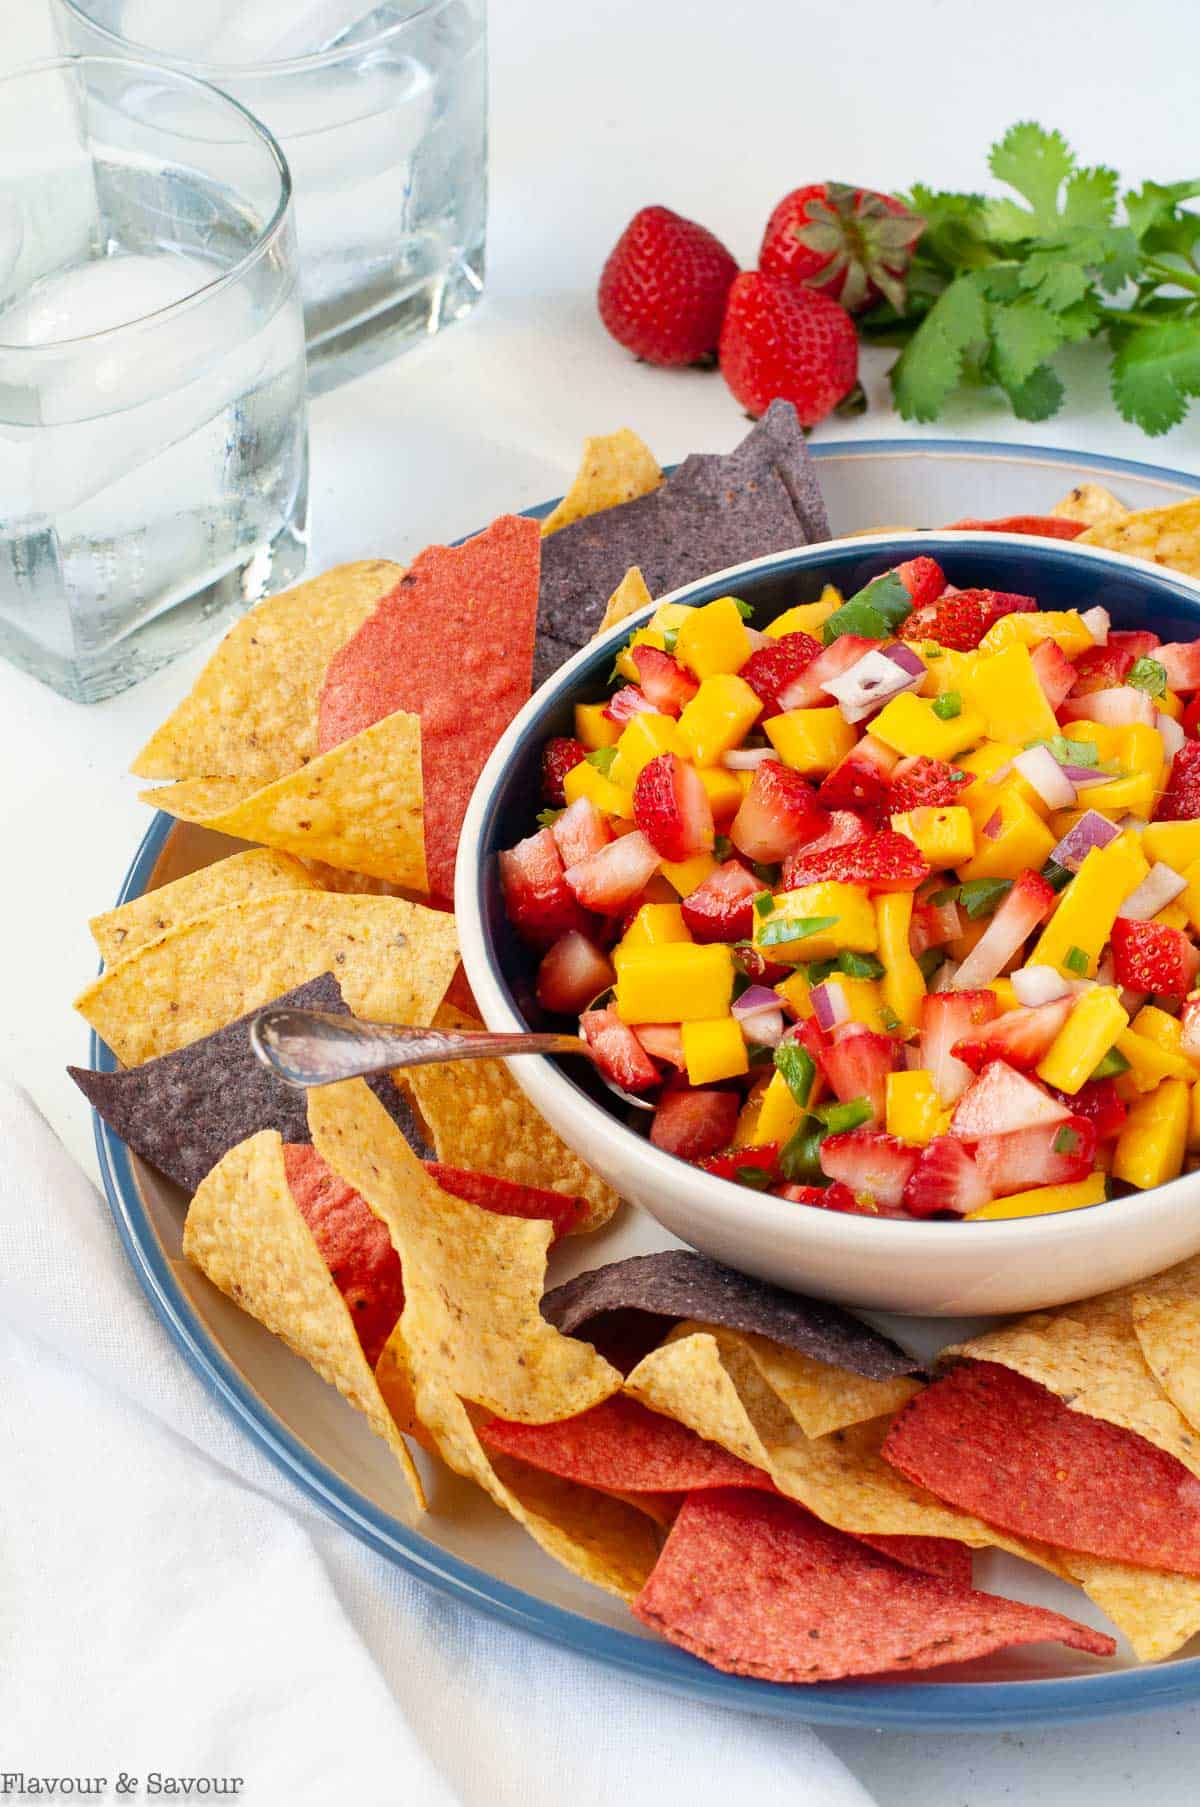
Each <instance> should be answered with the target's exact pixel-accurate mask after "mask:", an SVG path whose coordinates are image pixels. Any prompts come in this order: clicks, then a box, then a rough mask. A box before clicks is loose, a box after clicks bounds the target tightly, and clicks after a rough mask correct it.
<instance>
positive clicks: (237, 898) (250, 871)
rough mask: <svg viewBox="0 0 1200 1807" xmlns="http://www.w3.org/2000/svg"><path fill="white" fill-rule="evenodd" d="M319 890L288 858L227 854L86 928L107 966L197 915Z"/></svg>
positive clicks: (260, 850) (258, 850)
mask: <svg viewBox="0 0 1200 1807" xmlns="http://www.w3.org/2000/svg"><path fill="white" fill-rule="evenodd" d="M321 889H322V886H321V884H320V882H319V881H318V880H317V879H316V878H314V876H313V875H312V873H310V872H307V871H306V870H305V868H304V867H303V866H302V865H301V864H300V862H299V860H294V859H292V857H291V855H290V854H286V853H275V852H273V851H272V850H271V849H270V848H267V847H255V848H252V849H251V851H250V852H249V853H233V854H230V856H229V858H228V859H227V860H218V861H217V862H216V864H215V865H212V866H201V868H200V870H199V871H198V872H189V873H187V874H186V876H185V877H183V878H177V879H175V880H174V881H173V882H172V883H171V884H169V885H160V886H159V887H158V889H157V890H156V891H146V892H144V893H143V894H142V896H141V897H131V898H130V900H129V902H128V903H123V904H119V905H118V906H117V908H116V909H115V910H105V911H104V913H103V915H100V916H93V917H92V920H91V922H90V923H89V924H88V927H89V928H90V929H91V931H92V939H93V940H94V941H95V943H96V946H97V947H98V948H99V949H100V954H101V957H102V958H103V960H104V961H105V962H106V964H107V965H109V966H112V965H113V963H114V962H115V961H117V960H124V959H126V958H127V957H128V955H130V954H132V953H136V951H137V949H138V948H139V947H144V946H145V945H146V943H147V942H148V941H157V940H158V938H159V936H160V935H169V934H170V932H171V930H172V929H177V928H180V927H181V926H182V925H183V924H184V923H185V922H193V921H194V920H195V918H196V917H197V916H207V915H209V914H210V913H211V912H212V911H213V910H221V909H224V907H225V905H226V904H231V903H241V902H243V901H244V900H245V899H246V898H250V897H275V896H277V895H278V893H279V892H280V891H320V890H321Z"/></svg>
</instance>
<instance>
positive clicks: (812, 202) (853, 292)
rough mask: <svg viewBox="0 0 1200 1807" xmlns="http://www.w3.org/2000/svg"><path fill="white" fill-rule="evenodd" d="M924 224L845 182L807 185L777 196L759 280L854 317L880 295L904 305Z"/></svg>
mask: <svg viewBox="0 0 1200 1807" xmlns="http://www.w3.org/2000/svg"><path fill="white" fill-rule="evenodd" d="M924 226H925V222H924V220H922V219H919V218H918V216H917V215H916V214H915V213H910V212H909V211H908V209H907V208H906V207H905V206H904V204H903V202H901V201H897V200H895V199H894V197H893V196H892V195H885V194H877V193H876V192H875V191H874V189H871V188H852V187H850V186H849V185H848V184H847V183H845V182H810V183H809V184H808V186H807V187H806V188H794V189H793V190H792V192H791V194H788V195H784V197H783V199H782V201H780V203H779V205H778V207H776V209H775V211H774V213H773V214H772V215H771V217H770V219H769V220H768V221H767V229H766V231H765V232H764V234H763V242H762V249H761V251H760V252H759V254H758V267H759V269H760V270H761V271H762V272H763V274H764V276H782V277H785V278H786V279H787V280H788V281H789V282H799V283H804V284H806V285H807V286H808V287H810V288H819V289H820V290H821V291H822V292H823V293H824V294H826V295H828V296H829V297H830V298H831V299H832V300H834V301H840V302H841V304H842V306H843V307H845V308H849V310H850V312H851V313H852V314H857V313H861V312H862V310H863V309H864V308H868V307H871V306H872V305H873V304H874V303H875V302H876V301H878V300H879V297H880V296H881V295H885V296H886V297H887V299H888V300H889V301H890V302H891V303H892V306H893V307H896V308H901V307H903V305H904V276H905V272H906V271H907V269H908V263H909V259H910V258H911V256H912V250H913V246H914V245H915V244H916V242H917V240H918V239H919V238H920V236H921V233H922V231H923V230H924Z"/></svg>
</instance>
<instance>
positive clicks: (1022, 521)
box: [947, 514, 1083, 540]
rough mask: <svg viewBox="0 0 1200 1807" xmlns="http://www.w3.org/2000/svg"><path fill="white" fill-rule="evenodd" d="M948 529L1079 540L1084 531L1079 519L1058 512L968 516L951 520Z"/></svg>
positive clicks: (955, 531) (949, 530)
mask: <svg viewBox="0 0 1200 1807" xmlns="http://www.w3.org/2000/svg"><path fill="white" fill-rule="evenodd" d="M947 531H948V532H950V533H1025V534H1029V535H1030V536H1031V537H1032V538H1034V539H1042V540H1077V539H1078V538H1079V536H1080V534H1081V533H1082V532H1083V526H1082V524H1081V523H1080V522H1079V521H1072V520H1069V519H1068V518H1067V517H1066V516H1065V515H1058V514H1048V515H1045V514H1009V515H1001V516H999V518H997V519H992V520H988V521H984V520H979V519H978V518H977V517H976V516H974V515H971V516H968V517H967V518H966V519H965V520H962V521H951V522H950V523H949V525H948V528H947Z"/></svg>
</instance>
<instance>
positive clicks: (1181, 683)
mask: <svg viewBox="0 0 1200 1807" xmlns="http://www.w3.org/2000/svg"><path fill="white" fill-rule="evenodd" d="M1150 657H1151V658H1153V659H1157V661H1158V663H1159V664H1160V665H1161V666H1162V668H1163V670H1164V671H1165V672H1166V674H1167V688H1168V690H1179V691H1183V692H1185V693H1186V692H1188V691H1192V690H1200V640H1171V641H1168V643H1167V645H1166V646H1157V647H1155V649H1154V651H1153V653H1151V654H1150Z"/></svg>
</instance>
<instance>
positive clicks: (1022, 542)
mask: <svg viewBox="0 0 1200 1807" xmlns="http://www.w3.org/2000/svg"><path fill="white" fill-rule="evenodd" d="M919 553H927V554H929V555H930V556H932V557H934V558H936V559H938V561H939V563H941V564H942V565H943V567H944V568H945V569H946V570H947V573H948V575H949V577H950V580H951V581H952V582H957V583H959V584H960V585H961V586H963V587H966V586H968V585H971V584H975V585H982V586H987V587H991V588H995V589H999V590H1009V591H1021V592H1024V593H1026V594H1032V595H1035V596H1037V597H1038V599H1039V601H1040V602H1041V603H1042V605H1043V606H1044V607H1051V608H1068V607H1076V606H1079V607H1084V608H1086V607H1089V606H1091V605H1092V604H1095V603H1100V604H1102V605H1103V606H1104V607H1106V608H1108V609H1109V610H1110V612H1111V613H1112V616H1113V619H1114V622H1115V624H1116V625H1117V626H1119V627H1120V626H1125V627H1128V626H1132V625H1139V626H1149V627H1153V628H1155V629H1156V631H1159V632H1160V633H1161V634H1162V636H1163V638H1164V639H1191V638H1194V637H1195V636H1196V635H1197V634H1200V585H1197V584H1194V583H1192V582H1190V581H1189V580H1187V579H1186V578H1183V577H1180V576H1178V575H1177V574H1175V573H1173V572H1167V571H1164V570H1162V569H1161V568H1159V567H1157V566H1155V565H1152V564H1148V563H1146V562H1144V561H1142V560H1140V559H1128V558H1123V557H1117V556H1115V555H1113V554H1110V553H1106V552H1102V551H1099V550H1097V549H1095V548H1092V547H1079V546H1075V545H1073V544H1071V543H1070V542H1062V541H1050V540H1037V539H1032V538H1029V537H1022V536H1019V535H1015V534H987V533H983V534H981V533H946V532H940V533H922V534H918V533H909V534H896V533H885V534H880V535H874V536H871V537H867V538H855V539H849V540H834V541H830V542H828V543H826V544H824V545H818V546H810V547H805V548H801V549H799V550H797V551H794V552H786V553H777V554H774V555H771V556H769V557H767V558H763V559H757V560H754V561H752V562H750V563H748V564H744V565H739V566H737V567H735V568H734V569H732V570H729V571H724V572H720V573H717V574H716V575H715V576H712V577H709V578H705V579H704V580H703V581H702V582H699V583H696V584H691V585H688V586H687V587H685V588H684V589H681V590H678V591H677V592H675V594H674V596H673V597H672V599H671V600H673V601H678V602H687V603H703V602H707V601H710V600H711V599H712V598H713V597H715V596H719V595H722V594H725V593H726V592H733V593H734V594H736V595H738V596H741V597H744V598H745V599H746V600H748V601H750V602H753V603H754V604H755V606H756V616H755V619H756V622H757V624H758V625H759V626H761V625H763V623H764V622H765V621H768V620H770V619H772V618H773V617H774V616H775V615H776V614H778V613H780V612H781V611H782V609H784V608H785V607H788V606H790V605H791V604H792V603H794V602H801V601H809V600H812V599H813V598H815V597H816V596H817V595H818V594H819V593H820V590H821V588H822V586H823V585H824V584H825V583H826V582H832V583H835V584H836V585H837V586H838V588H839V589H841V590H842V591H843V593H845V594H849V593H851V592H853V591H854V590H856V589H858V588H859V587H861V585H862V584H863V583H865V582H867V581H869V579H870V578H871V577H873V576H875V575H877V574H878V573H879V572H880V571H883V570H887V569H888V568H889V567H891V566H893V565H895V564H897V563H899V562H900V561H901V560H902V559H906V558H912V557H914V556H916V555H917V554H919ZM660 600H661V599H660ZM656 606H657V605H656ZM647 613H649V611H647ZM643 618H644V617H636V616H635V617H632V618H630V620H628V621H626V622H623V623H622V624H621V625H620V626H619V627H617V628H614V629H613V630H612V632H611V633H608V634H606V635H604V636H603V637H602V638H599V639H597V640H595V641H593V642H592V644H591V645H590V646H587V647H585V648H584V649H583V650H582V651H581V652H580V653H578V654H577V655H576V657H575V658H573V659H571V660H570V661H569V662H568V663H567V664H566V665H564V666H563V667H562V668H561V669H560V670H559V671H558V672H556V673H555V675H554V676H553V677H552V678H551V679H550V680H549V681H548V682H547V683H546V684H544V685H543V686H542V688H541V689H540V690H539V691H538V692H537V693H536V695H535V696H533V697H532V698H531V700H530V701H529V703H528V704H527V705H526V707H525V708H524V709H523V710H522V711H521V713H520V714H519V715H518V716H517V718H516V719H515V721H514V722H513V723H512V725H511V726H510V728H509V729H508V731H507V733H506V734H505V735H504V737H503V739H502V740H501V741H500V742H499V744H498V745H497V747H496V749H495V751H494V752H493V754H492V756H491V758H490V759H489V761H488V763H487V765H486V766H485V767H484V770H483V772H482V774H481V776H480V779H479V783H478V785H477V786H476V789H475V793H474V796H473V797H472V800H471V805H470V808H469V810H468V812H467V817H466V821H465V823H464V826H463V834H462V841H461V845H460V850H459V860H458V876H457V884H456V888H455V909H456V912H457V916H458V923H459V933H460V936H461V940H462V951H463V960H464V963H465V965H466V970H467V976H468V978H469V979H470V982H471V987H472V990H473V991H474V993H475V996H476V998H477V1000H478V1002H479V1006H480V1009H481V1011H482V1013H483V1016H484V1018H485V1020H486V1022H487V1024H488V1026H489V1027H490V1028H492V1029H506V1030H512V1029H523V1028H528V1027H530V1026H536V1025H538V1024H539V1023H540V1022H541V1020H542V1018H541V1015H540V1013H539V1010H538V1007H537V1005H536V1002H535V1001H534V998H533V989H532V976H533V972H534V970H535V962H534V960H533V959H532V958H531V956H530V955H529V953H528V952H527V950H524V949H523V948H522V947H521V945H520V943H519V942H518V941H517V939H516V937H515V935H514V934H513V933H512V931H511V929H510V928H509V927H508V924H507V922H506V920H505V918H504V912H503V907H502V903H501V900H500V893H499V881H498V876H497V869H496V867H497V862H496V855H497V852H498V851H499V850H500V849H501V848H503V847H508V846H511V845H512V844H513V843H514V842H515V841H517V840H519V839H521V838H522V837H523V836H525V835H527V834H529V833H531V832H532V830H533V826H534V816H535V815H536V813H537V810H538V809H539V808H540V806H541V800H540V797H539V794H538V760H539V755H540V749H541V746H542V744H543V742H544V741H545V740H546V739H547V738H548V737H549V736H550V735H553V734H561V733H564V732H568V733H569V732H571V731H572V730H571V727H570V723H571V718H572V709H573V706H574V704H575V702H577V701H584V700H591V699H592V698H594V697H596V696H599V695H602V694H604V693H605V680H606V678H607V675H608V672H609V670H610V668H611V664H612V659H613V656H614V653H615V651H616V649H617V648H618V647H619V646H620V645H621V644H623V642H624V641H625V639H626V638H627V637H628V635H629V633H630V631H631V629H632V628H633V627H635V626H637V625H638V624H639V621H640V620H641V619H643ZM512 1072H513V1075H514V1077H515V1078H516V1079H517V1081H518V1083H519V1084H520V1085H521V1087H522V1088H523V1089H524V1091H525V1092H526V1093H527V1094H528V1096H529V1098H530V1099H531V1100H532V1102H533V1103H534V1104H535V1105H536V1107H537V1109H538V1110H539V1111H540V1112H541V1113H542V1115H543V1116H544V1117H545V1118H546V1119H547V1121H548V1122H550V1123H551V1124H552V1125H553V1126H554V1128H555V1129H556V1130H557V1131H558V1133H559V1134H560V1135H561V1136H562V1137H563V1139H564V1140H565V1141H566V1142H568V1143H569V1144H570V1145H571V1147H572V1148H575V1149H577V1150H578V1152H579V1153H580V1154H581V1155H582V1156H583V1157H584V1158H585V1159H586V1160H587V1161H588V1162H589V1163H590V1165H591V1166H592V1167H594V1168H595V1169H596V1171H597V1172H598V1173H600V1174H602V1175H603V1176H604V1178H605V1179H606V1180H608V1181H609V1183H610V1184H611V1185H612V1186H614V1187H615V1188H616V1189H617V1191H619V1192H620V1193H621V1194H622V1195H623V1196H624V1197H625V1198H627V1199H630V1200H632V1201H633V1202H634V1203H635V1204H637V1205H640V1206H641V1207H642V1208H643V1209H644V1210H646V1211H648V1212H649V1213H650V1214H651V1215H652V1216H653V1217H654V1218H656V1219H657V1220H658V1222H659V1223H660V1224H662V1225H663V1226H664V1227H665V1228H666V1229H667V1230H669V1231H670V1232H671V1233H672V1234H673V1235H675V1236H678V1237H679V1238H680V1239H681V1240H682V1241H684V1242H686V1243H689V1244H691V1245H692V1247H694V1248H697V1249H701V1250H703V1251H704V1252H705V1253H706V1254H709V1255H713V1256H715V1257H716V1258H717V1259H719V1260H721V1261H724V1262H727V1263H728V1264H729V1265H730V1266H733V1267H739V1268H742V1269H744V1270H746V1271H747V1272H750V1273H754V1274H758V1275H761V1276H762V1277H764V1278H766V1279H770V1280H775V1281H778V1282H780V1283H781V1284H783V1285H786V1286H790V1287H793V1288H796V1289H798V1290H800V1291H804V1292H808V1293H813V1294H816V1295H817V1296H819V1297H822V1298H831V1299H838V1300H841V1301H843V1302H846V1303H849V1304H853V1305H859V1306H864V1307H867V1308H874V1309H877V1310H887V1311H902V1312H919V1313H926V1314H931V1315H935V1316H961V1315H965V1314H976V1313H993V1312H1011V1311H1024V1310H1032V1309H1036V1308H1038V1307H1040V1306H1048V1305H1055V1304H1061V1303H1063V1302H1064V1301H1066V1300H1069V1299H1076V1298H1082V1297H1085V1296H1087V1295H1089V1294H1092V1293H1096V1292H1100V1291H1103V1290H1104V1289H1106V1288H1108V1287H1112V1286H1118V1285H1122V1284H1125V1283H1127V1282H1129V1281H1132V1280H1136V1279H1140V1278H1142V1277H1144V1276H1145V1275H1147V1274H1150V1273H1155V1272H1157V1271H1159V1270H1160V1269H1162V1268H1164V1267H1167V1266H1169V1265H1170V1264H1171V1263H1172V1262H1174V1261H1178V1260H1182V1259H1183V1258H1184V1257H1185V1256H1187V1255H1191V1254H1193V1253H1195V1252H1196V1250H1197V1249H1200V1173H1197V1174H1187V1175H1184V1176H1183V1177H1182V1178H1180V1179H1178V1180H1175V1181H1173V1182H1172V1183H1171V1184H1169V1185H1166V1186H1161V1187H1158V1188H1156V1189H1155V1190H1153V1191H1149V1192H1145V1193H1142V1194H1140V1195H1136V1196H1132V1197H1128V1198H1123V1199H1116V1200H1112V1201H1110V1202H1108V1203H1106V1204H1100V1205H1093V1206H1090V1207H1087V1208H1085V1209H1082V1210H1077V1211H1069V1212H1064V1213H1060V1214H1058V1215H1053V1216H1045V1217H1036V1218H1026V1219H1014V1220H1011V1221H1001V1222H995V1223H977V1224H971V1223H958V1222H904V1221H899V1220H894V1219H873V1218H867V1217H857V1216H851V1215H845V1214H842V1213H838V1212H833V1211H822V1210H819V1209H813V1208H810V1207H805V1206H798V1205H794V1204H789V1203H788V1202H787V1201H786V1200H783V1199H778V1198H774V1197H772V1196H770V1195H765V1194H763V1193H758V1192H753V1191H751V1190H750V1189H748V1188H746V1187H743V1186H737V1185H734V1184H733V1183H731V1182H730V1181H727V1180H722V1179H716V1178H714V1177H713V1176H712V1175H710V1174H706V1173H703V1172H701V1171H700V1170H699V1169H698V1168H696V1167H692V1166H690V1165H689V1164H688V1163H686V1162H684V1161H680V1160H677V1159H675V1158H674V1157H673V1156H671V1155H668V1154H664V1153H662V1152H661V1151H660V1150H658V1149H656V1148H654V1147H652V1146H651V1145H650V1143H649V1142H648V1141H647V1140H645V1138H644V1137H643V1136H641V1135H639V1134H638V1133H636V1132H635V1131H634V1130H632V1129H630V1128H628V1127H627V1126H626V1125H625V1124H624V1123H623V1122H621V1121H620V1120H619V1118H618V1117H617V1116H615V1115H614V1114H613V1112H612V1110H610V1109H609V1108H608V1107H607V1106H606V1104H605V1103H604V1102H603V1100H604V1099H605V1098H607V1097H608V1094H607V1093H605V1092H604V1091H603V1090H602V1089H600V1088H598V1087H597V1084H596V1081H595V1080H594V1078H591V1076H590V1074H589V1071H588V1069H587V1068H586V1065H585V1063H583V1062H582V1061H575V1062H565V1063H562V1064H561V1065H560V1064H557V1063H555V1062H552V1061H549V1060H543V1059H540V1058H533V1059H528V1058H525V1059H519V1060H516V1061H514V1062H513V1063H512ZM589 1088H590V1089H589Z"/></svg>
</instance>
